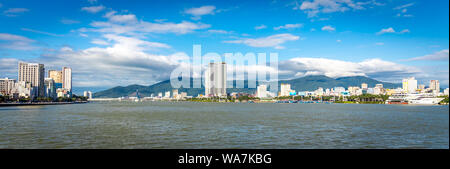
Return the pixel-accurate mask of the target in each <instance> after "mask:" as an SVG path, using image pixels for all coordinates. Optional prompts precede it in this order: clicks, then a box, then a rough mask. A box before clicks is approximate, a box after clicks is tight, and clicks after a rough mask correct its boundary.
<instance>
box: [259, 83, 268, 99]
mask: <svg viewBox="0 0 450 169" xmlns="http://www.w3.org/2000/svg"><path fill="white" fill-rule="evenodd" d="M256 97H259V98H266V97H267V85H259V86H258V87H257V89H256Z"/></svg>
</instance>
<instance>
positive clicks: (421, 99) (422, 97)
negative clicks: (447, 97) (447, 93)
mask: <svg viewBox="0 0 450 169" xmlns="http://www.w3.org/2000/svg"><path fill="white" fill-rule="evenodd" d="M442 100H444V98H439V97H435V96H434V95H433V94H431V93H421V94H407V93H397V94H393V95H392V96H390V97H389V99H388V100H386V104H417V105H435V104H439V102H441V101H442Z"/></svg>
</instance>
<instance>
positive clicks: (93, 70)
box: [37, 34, 188, 87]
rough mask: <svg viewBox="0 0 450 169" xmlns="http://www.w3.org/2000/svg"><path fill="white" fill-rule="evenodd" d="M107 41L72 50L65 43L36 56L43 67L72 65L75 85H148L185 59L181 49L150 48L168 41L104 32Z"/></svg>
mask: <svg viewBox="0 0 450 169" xmlns="http://www.w3.org/2000/svg"><path fill="white" fill-rule="evenodd" d="M103 38H105V39H107V41H104V40H103V41H104V42H107V43H109V44H104V45H106V46H105V47H91V48H87V49H83V50H73V49H71V48H69V47H64V49H63V48H62V49H60V50H58V51H56V52H51V53H44V54H42V55H41V57H40V58H39V59H37V60H38V61H39V62H41V63H45V66H46V68H59V67H61V66H69V67H72V70H73V73H74V75H73V78H74V79H73V82H74V86H77V87H80V86H116V85H130V84H142V85H150V84H153V83H155V82H158V81H161V80H167V79H168V78H169V76H170V73H171V71H172V70H173V69H174V68H175V67H177V66H179V65H182V63H181V62H180V61H182V60H186V59H188V56H187V55H186V54H184V53H173V54H169V55H160V54H152V53H149V51H152V50H157V49H167V48H170V46H169V45H167V44H163V43H158V42H150V41H145V40H142V39H138V38H134V37H128V36H119V35H113V34H106V35H104V36H103Z"/></svg>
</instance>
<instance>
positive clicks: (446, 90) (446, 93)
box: [444, 88, 449, 96]
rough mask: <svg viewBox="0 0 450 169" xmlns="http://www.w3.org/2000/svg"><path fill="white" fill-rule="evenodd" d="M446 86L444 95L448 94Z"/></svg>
mask: <svg viewBox="0 0 450 169" xmlns="http://www.w3.org/2000/svg"><path fill="white" fill-rule="evenodd" d="M448 92H449V91H448V88H446V89H444V95H446V96H448Z"/></svg>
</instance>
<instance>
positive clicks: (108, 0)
mask: <svg viewBox="0 0 450 169" xmlns="http://www.w3.org/2000/svg"><path fill="white" fill-rule="evenodd" d="M448 3H449V2H448V1H446V0H435V1H424V0H387V1H381V0H361V1H359V0H306V1H301V0H297V1H295V0H287V1H281V0H272V1H250V0H249V1H237V0H227V1H210V0H194V1H192V0H189V1H172V0H165V1H142V0H128V1H114V0H97V1H95V0H73V1H46V0H42V1H33V0H0V23H1V26H0V77H4V76H6V77H10V78H16V74H17V70H16V67H17V62H18V61H30V62H41V63H44V64H45V65H46V68H47V69H55V68H59V67H61V66H71V67H72V69H73V72H74V86H79V87H111V86H116V85H128V84H135V83H136V84H146V85H148V84H152V83H155V82H158V81H161V80H165V79H167V78H168V76H169V73H168V72H170V71H171V70H172V69H174V68H175V67H177V66H179V65H178V62H177V59H178V58H184V57H189V56H191V55H192V45H194V44H201V45H202V52H204V53H206V52H217V53H225V52H242V53H246V52H266V53H268V52H277V53H279V60H280V63H279V67H280V69H281V70H283V71H284V72H287V73H286V74H284V75H283V76H281V77H284V78H296V77H301V76H306V75H317V74H323V75H327V76H330V77H342V76H352V75H364V76H368V77H372V78H375V79H378V80H384V81H391V82H399V81H400V80H401V78H404V77H408V76H415V77H416V78H417V79H419V83H424V84H427V85H428V82H427V81H428V80H430V79H438V80H440V81H441V85H442V86H448V83H449V81H448V77H449V73H448V68H449V54H448V48H449V47H448V46H449V44H448V42H449V34H448V32H449V18H448V17H449V8H448V6H449V4H448ZM137 72H139V74H137Z"/></svg>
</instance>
